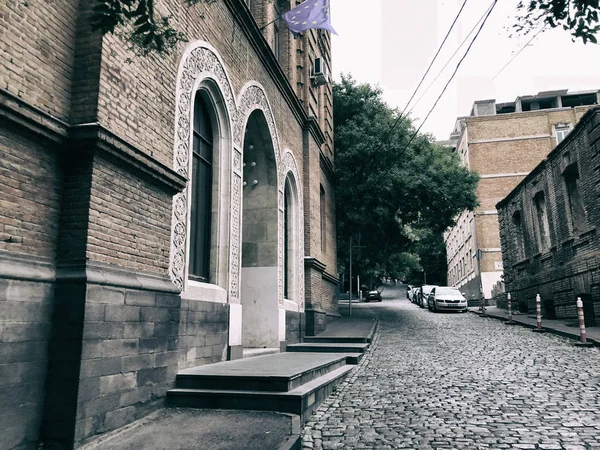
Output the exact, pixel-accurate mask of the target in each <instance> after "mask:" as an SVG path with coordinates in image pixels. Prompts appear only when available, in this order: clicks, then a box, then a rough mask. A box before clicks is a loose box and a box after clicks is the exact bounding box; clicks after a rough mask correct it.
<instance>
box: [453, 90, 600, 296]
mask: <svg viewBox="0 0 600 450" xmlns="http://www.w3.org/2000/svg"><path fill="white" fill-rule="evenodd" d="M598 103H600V94H599V92H598V91H587V92H569V91H567V90H563V91H552V92H540V93H539V94H537V95H533V96H523V97H518V98H517V99H516V100H515V101H514V102H509V103H496V101H495V100H479V101H476V102H475V103H474V104H473V108H472V110H471V113H470V115H469V116H466V117H459V118H458V119H457V120H456V124H455V127H454V130H453V132H452V134H451V140H452V141H453V142H454V143H455V147H456V152H457V153H458V155H459V156H460V158H461V160H462V163H463V165H464V166H466V167H468V168H469V169H471V170H472V171H474V172H477V173H478V174H479V176H480V181H479V184H478V186H477V198H478V200H479V206H478V207H477V208H476V209H475V211H474V212H464V213H462V214H461V215H460V216H459V217H458V219H457V224H456V226H455V227H453V228H452V229H450V230H448V231H447V232H446V233H445V235H444V239H445V242H446V252H447V260H448V284H449V285H451V286H457V287H459V288H460V289H461V291H462V292H464V293H465V294H466V296H467V298H468V299H471V300H475V299H478V298H479V295H480V290H482V292H483V295H484V296H485V298H487V299H490V298H491V297H492V290H494V288H495V287H497V286H498V285H499V284H501V283H502V274H503V262H502V253H501V250H500V234H499V229H498V213H497V211H496V203H498V201H500V200H501V199H502V198H504V197H505V196H506V195H507V194H508V193H509V192H510V191H511V190H512V189H513V188H514V187H515V186H516V185H517V184H518V183H519V182H520V181H521V180H522V179H523V178H524V177H525V176H526V175H527V174H528V173H529V172H530V171H531V170H532V169H533V168H534V167H535V166H536V165H537V164H538V163H539V162H540V161H541V160H542V159H544V158H545V157H546V155H548V153H550V151H551V150H552V149H553V148H554V147H555V146H556V145H557V144H558V143H559V142H561V141H562V140H563V139H564V138H565V136H566V135H567V134H568V133H569V131H570V130H571V129H572V128H573V127H574V126H575V124H576V123H577V122H578V121H579V120H580V118H581V116H582V115H583V114H584V113H585V112H586V111H587V110H588V109H589V108H590V105H596V104H598Z"/></svg>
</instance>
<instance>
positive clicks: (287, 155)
mask: <svg viewBox="0 0 600 450" xmlns="http://www.w3.org/2000/svg"><path fill="white" fill-rule="evenodd" d="M288 176H289V177H290V178H291V179H292V180H293V181H294V183H295V185H296V205H298V218H297V220H298V236H297V239H298V255H297V264H298V279H297V280H295V281H296V283H298V285H299V288H298V292H299V294H298V296H299V298H298V304H299V306H300V309H304V206H303V205H304V203H303V194H302V193H303V192H304V191H303V190H302V184H301V178H300V173H299V172H298V165H297V164H296V159H295V158H294V155H293V153H292V152H291V151H289V150H286V151H285V152H284V153H283V155H282V156H281V165H280V174H279V190H280V192H281V200H282V202H281V205H282V206H280V209H281V210H283V201H284V199H283V192H284V189H285V180H286V178H287V177H288ZM282 228H283V226H282ZM281 233H283V230H282V231H281V232H280V234H281ZM282 264H283V262H281V263H280V266H281V265H282Z"/></svg>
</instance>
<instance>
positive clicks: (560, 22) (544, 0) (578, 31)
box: [515, 0, 600, 44]
mask: <svg viewBox="0 0 600 450" xmlns="http://www.w3.org/2000/svg"><path fill="white" fill-rule="evenodd" d="M517 10H518V15H517V18H518V20H517V24H516V25H515V28H516V30H517V31H519V32H525V33H528V32H530V31H532V30H536V29H540V28H542V27H543V26H549V27H550V28H557V27H561V28H563V29H564V30H565V31H568V32H570V33H571V36H572V37H573V39H578V38H581V39H582V40H583V42H584V43H587V42H592V43H594V44H596V43H597V42H598V41H597V38H596V36H595V35H596V33H598V31H600V23H599V22H598V13H599V12H600V1H599V0H521V1H520V2H519V5H518V7H517Z"/></svg>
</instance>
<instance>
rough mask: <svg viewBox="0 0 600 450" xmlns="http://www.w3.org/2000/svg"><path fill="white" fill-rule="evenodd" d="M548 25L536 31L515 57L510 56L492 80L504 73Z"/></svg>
mask: <svg viewBox="0 0 600 450" xmlns="http://www.w3.org/2000/svg"><path fill="white" fill-rule="evenodd" d="M547 25H548V24H546V25H544V26H543V27H542V28H540V29H539V30H538V31H537V33H535V34H534V35H533V37H532V38H531V39H529V40H528V41H527V43H526V44H525V45H524V46H523V47H521V48H520V49H519V51H518V52H517V53H515V54H514V55H513V57H512V58H510V59H509V60H508V62H507V63H506V64H504V66H503V67H502V69H500V70H499V71H498V73H497V74H496V75H494V78H492V81H494V80H495V79H496V77H497V76H498V75H500V74H501V73H502V71H503V70H504V69H506V68H507V67H508V65H509V64H510V63H511V62H513V61H514V60H515V58H516V57H517V56H519V53H521V52H522V51H523V50H525V47H527V46H528V45H529V44H531V43H532V42H533V40H534V39H535V38H536V37H538V34H540V33H541V32H542V31H544V29H545V28H546V26H547Z"/></svg>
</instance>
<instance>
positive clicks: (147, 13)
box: [91, 0, 217, 56]
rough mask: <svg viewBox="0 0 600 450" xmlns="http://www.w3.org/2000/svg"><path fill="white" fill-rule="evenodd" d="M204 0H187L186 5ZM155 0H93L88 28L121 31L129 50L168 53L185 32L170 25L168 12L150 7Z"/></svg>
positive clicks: (105, 31)
mask: <svg viewBox="0 0 600 450" xmlns="http://www.w3.org/2000/svg"><path fill="white" fill-rule="evenodd" d="M200 1H204V2H207V3H213V2H215V1H217V0H188V1H187V3H188V6H189V5H193V4H196V3H199V2H200ZM154 2H155V0H95V2H94V6H93V13H92V18H91V20H92V29H93V30H99V31H100V32H101V33H102V34H106V33H115V32H117V30H127V31H121V32H122V34H124V37H125V39H126V40H127V41H128V42H129V43H130V44H131V50H133V51H134V52H136V53H137V54H140V55H143V56H146V55H148V54H150V53H157V54H168V53H170V51H171V50H173V49H174V48H175V46H176V45H177V43H179V42H185V41H187V36H186V35H185V34H184V33H182V32H180V31H177V30H176V29H175V28H173V27H172V26H171V23H170V20H171V17H170V16H162V15H160V14H157V13H156V12H155V10H154Z"/></svg>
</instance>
